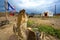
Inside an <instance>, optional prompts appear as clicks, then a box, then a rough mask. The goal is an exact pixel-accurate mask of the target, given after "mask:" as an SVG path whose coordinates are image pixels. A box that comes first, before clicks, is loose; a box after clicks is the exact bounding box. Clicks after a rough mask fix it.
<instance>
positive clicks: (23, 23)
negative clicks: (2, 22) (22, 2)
mask: <svg viewBox="0 0 60 40" xmlns="http://www.w3.org/2000/svg"><path fill="white" fill-rule="evenodd" d="M27 19H28V18H27V15H26V13H25V10H24V9H23V10H21V11H20V12H19V14H18V17H17V27H16V30H17V34H18V40H27V35H26V30H27Z"/></svg>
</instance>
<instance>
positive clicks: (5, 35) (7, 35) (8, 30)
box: [0, 16, 60, 40]
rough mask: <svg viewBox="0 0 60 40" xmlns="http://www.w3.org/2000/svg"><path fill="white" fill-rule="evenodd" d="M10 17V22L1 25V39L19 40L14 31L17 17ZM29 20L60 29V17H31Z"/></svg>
mask: <svg viewBox="0 0 60 40" xmlns="http://www.w3.org/2000/svg"><path fill="white" fill-rule="evenodd" d="M0 19H1V18H0ZM2 19H4V17H2ZM8 19H9V21H10V23H9V24H7V25H4V26H2V27H0V40H17V37H16V36H15V35H14V33H13V24H14V23H16V21H15V19H16V17H12V16H11V17H9V18H8ZM29 20H33V21H35V22H36V23H38V24H46V25H52V26H53V27H54V28H57V29H60V19H55V18H45V19H42V18H29ZM54 40H55V39H54Z"/></svg>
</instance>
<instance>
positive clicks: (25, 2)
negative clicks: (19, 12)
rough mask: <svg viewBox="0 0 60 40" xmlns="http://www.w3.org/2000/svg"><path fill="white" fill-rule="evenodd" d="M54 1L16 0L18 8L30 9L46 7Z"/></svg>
mask: <svg viewBox="0 0 60 40" xmlns="http://www.w3.org/2000/svg"><path fill="white" fill-rule="evenodd" d="M55 1H56V0H33V1H32V0H16V4H17V6H18V7H23V8H30V7H37V6H46V5H49V4H52V3H54V2H55Z"/></svg>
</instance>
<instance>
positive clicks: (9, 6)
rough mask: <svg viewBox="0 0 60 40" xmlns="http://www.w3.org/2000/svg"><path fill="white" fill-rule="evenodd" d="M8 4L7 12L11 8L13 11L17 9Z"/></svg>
mask: <svg viewBox="0 0 60 40" xmlns="http://www.w3.org/2000/svg"><path fill="white" fill-rule="evenodd" d="M7 3H8V9H7V10H10V9H9V8H11V9H12V10H15V8H13V7H12V6H11V5H10V4H9V2H7Z"/></svg>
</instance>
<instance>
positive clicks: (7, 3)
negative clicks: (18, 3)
mask: <svg viewBox="0 0 60 40" xmlns="http://www.w3.org/2000/svg"><path fill="white" fill-rule="evenodd" d="M10 8H11V9H12V10H13V11H15V8H14V7H13V6H12V5H11V4H10V3H9V2H8V1H7V0H5V10H7V11H9V10H10Z"/></svg>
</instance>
